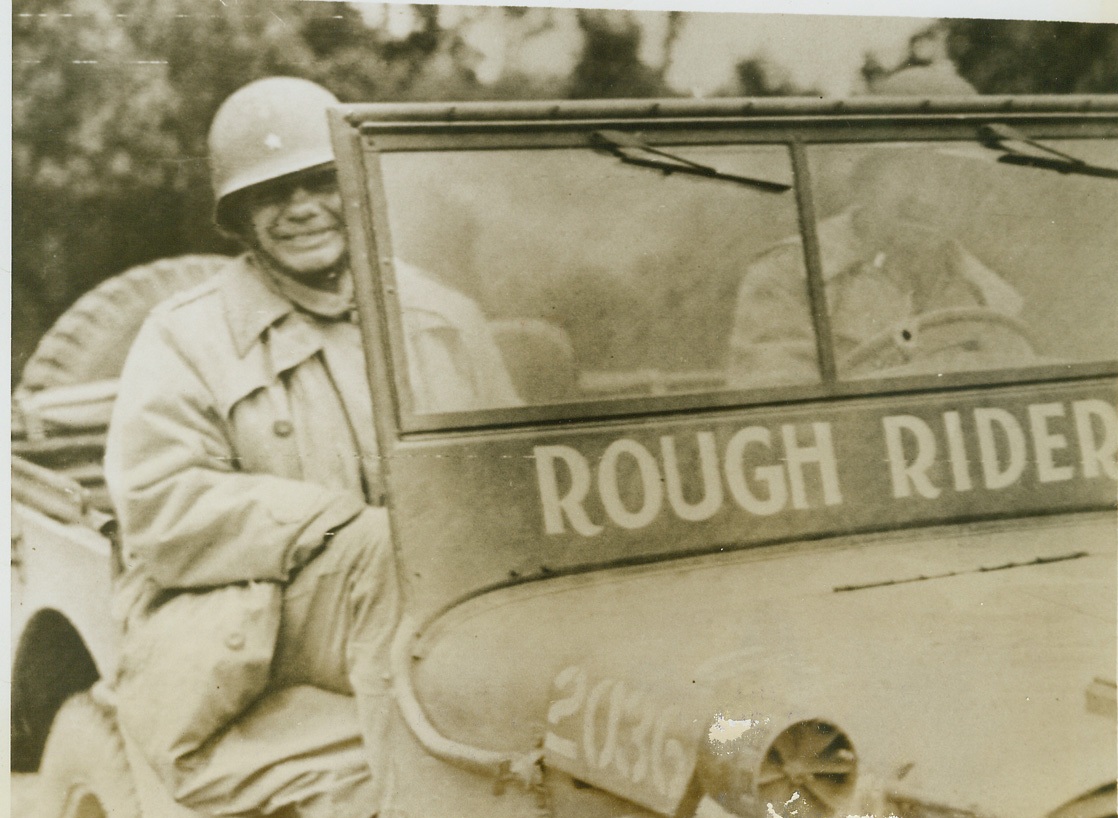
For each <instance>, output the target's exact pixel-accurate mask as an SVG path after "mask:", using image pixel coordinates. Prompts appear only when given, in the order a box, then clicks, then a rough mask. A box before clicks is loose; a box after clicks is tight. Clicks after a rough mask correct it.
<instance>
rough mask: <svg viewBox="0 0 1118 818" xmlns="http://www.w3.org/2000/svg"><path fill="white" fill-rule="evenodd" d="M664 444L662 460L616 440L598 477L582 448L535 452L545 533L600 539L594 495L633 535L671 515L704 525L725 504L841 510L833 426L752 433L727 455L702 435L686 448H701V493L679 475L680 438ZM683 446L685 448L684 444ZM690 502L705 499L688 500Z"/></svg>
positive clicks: (737, 439) (769, 510) (758, 509)
mask: <svg viewBox="0 0 1118 818" xmlns="http://www.w3.org/2000/svg"><path fill="white" fill-rule="evenodd" d="M805 441H807V442H805ZM659 444H660V445H659V449H658V452H657V453H658V455H659V457H657V455H655V454H653V452H652V451H651V450H650V449H649V448H647V447H645V446H644V445H643V444H641V443H640V442H639V441H637V440H634V439H632V438H628V437H624V438H620V439H618V440H615V441H613V442H612V443H610V444H609V446H608V447H606V450H605V452H604V454H603V455H602V458H601V460H600V461H599V462H598V467H597V469H596V470H594V471H591V468H590V464H589V462H588V461H587V459H586V457H585V456H584V455H582V454H581V453H580V452H579V451H578V450H577V449H575V448H572V447H570V446H536V447H535V448H534V450H533V453H534V457H535V461H536V472H537V476H538V478H539V487H540V500H541V503H542V506H543V519H544V530H545V531H546V532H547V533H548V534H561V533H563V531H564V527H565V524H569V525H570V526H571V528H573V529H574V530H575V531H577V532H578V533H580V534H582V535H583V536H587V537H590V536H594V535H596V534H600V533H601V532H602V531H603V530H604V529H605V526H604V525H603V524H599V523H595V522H594V521H592V520H591V519H590V518H589V516H588V515H587V513H586V510H585V508H584V507H583V504H584V502H585V500H586V497H587V495H588V494H589V493H590V492H591V491H592V490H595V489H596V490H597V492H598V496H599V497H600V499H601V504H602V507H603V508H604V509H605V512H606V517H607V519H608V521H609V522H610V523H612V524H614V525H617V526H621V527H622V528H629V529H637V528H644V527H645V526H647V525H649V524H651V523H652V522H653V521H654V520H655V519H656V517H657V516H658V515H659V514H660V513H661V511H663V510H664V508H665V507H667V508H670V509H671V511H672V512H673V513H674V514H675V516H677V517H678V518H679V519H681V520H687V521H689V522H702V521H703V520H707V519H709V518H711V517H713V516H714V515H715V514H716V513H717V512H718V511H719V509H720V508H721V507H722V504H723V501H724V498H725V497H726V496H729V497H730V498H731V499H732V500H733V501H734V502H735V503H737V505H738V506H740V507H741V508H742V509H744V510H745V511H747V512H749V513H750V514H756V515H761V516H767V515H770V514H777V513H779V512H780V511H782V510H784V509H785V508H786V507H788V506H789V505H791V507H792V508H796V509H806V508H810V507H811V505H812V503H813V502H815V501H819V502H822V503H823V504H825V505H837V504H839V503H841V502H842V494H841V492H840V490H839V482H838V464H837V460H836V458H835V451H834V442H833V439H832V435H831V425H830V424H829V423H818V422H817V423H812V424H810V425H807V426H806V428H802V429H798V428H797V426H796V425H795V424H790V423H786V424H782V425H781V426H780V428H779V429H778V430H777V431H776V432H775V433H774V431H773V430H771V429H769V428H767V427H764V426H746V427H744V428H742V429H739V430H738V431H737V432H735V433H734V434H733V435H732V436H731V437H730V439H729V441H728V442H727V444H726V446H725V449H724V450H723V451H722V452H721V453H720V452H719V451H718V450H717V449H716V444H715V438H714V435H713V434H712V433H711V432H697V433H696V434H695V436H694V442H693V443H692V442H689V443H688V444H686V445H694V446H695V447H696V449H697V450H698V453H699V470H698V474H699V481H700V483H701V486H700V488H699V489H698V490H696V489H694V488H693V487H692V486H690V485H689V483H690V482H691V478H689V477H688V473H687V472H684V471H682V470H681V468H680V465H679V456H678V454H677V439H676V437H675V436H672V435H665V436H662V437H661V438H660V441H659ZM679 445H680V446H682V445H684V444H683V443H682V441H680V442H679ZM625 461H628V462H625ZM559 463H562V464H563V465H564V467H565V468H566V470H567V479H566V481H565V483H566V486H567V488H566V490H565V491H561V490H560V488H559V486H560V478H559V475H558V473H557V469H558V464H559ZM808 468H816V469H818V473H819V477H820V479H821V486H822V492H821V496H820V497H819V498H816V497H812V498H811V499H809V496H808V490H807V480H806V478H805V473H804V472H805V469H808ZM626 469H627V470H628V472H629V475H628V476H629V477H630V479H632V478H633V477H635V478H636V480H637V482H638V483H639V485H640V490H639V492H638V494H639V496H640V499H639V502H638V504H637V506H636V507H634V508H630V507H629V506H628V505H626V503H625V501H624V500H623V499H622V491H621V485H622V482H623V480H624V479H625V477H624V476H623V475H624V472H625V471H626ZM723 476H724V477H725V483H726V491H725V492H724V491H723V486H722V477H723ZM689 494H690V495H692V496H695V497H697V498H699V499H697V500H694V501H692V500H688V498H687V496H688V495H689ZM665 497H666V498H667V502H666V503H665Z"/></svg>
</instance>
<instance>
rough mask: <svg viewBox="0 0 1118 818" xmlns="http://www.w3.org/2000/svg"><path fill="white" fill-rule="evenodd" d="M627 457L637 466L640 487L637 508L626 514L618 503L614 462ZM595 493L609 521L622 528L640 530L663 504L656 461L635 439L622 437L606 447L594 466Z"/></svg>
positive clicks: (654, 517)
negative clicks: (596, 490)
mask: <svg viewBox="0 0 1118 818" xmlns="http://www.w3.org/2000/svg"><path fill="white" fill-rule="evenodd" d="M623 454H627V455H629V456H630V457H632V458H633V460H635V461H636V463H637V473H638V474H639V475H640V479H641V487H642V494H643V496H642V502H641V507H640V508H639V509H637V510H636V511H629V509H627V508H625V504H624V503H623V502H621V486H620V479H619V475H618V467H617V464H618V460H619V459H620V458H621V455H623ZM598 494H599V495H600V496H601V498H602V505H603V506H605V509H606V513H607V514H609V516H610V519H611V520H613V521H614V522H615V523H617V524H618V525H619V526H621V527H622V528H643V527H644V526H646V525H648V524H649V523H651V522H652V521H653V520H654V519H656V515H657V514H659V513H660V508H661V506H662V505H663V502H664V484H663V483H662V482H661V481H660V470H659V469H658V468H657V467H656V458H654V457H653V456H652V453H651V452H649V451H648V449H646V448H645V447H644V446H642V445H641V444H639V443H637V441H635V440H630V439H629V438H626V437H623V438H621V439H620V440H615V441H613V443H611V444H609V446H608V447H607V448H606V450H605V453H604V454H603V455H602V460H601V462H600V463H599V464H598Z"/></svg>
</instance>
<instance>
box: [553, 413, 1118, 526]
mask: <svg viewBox="0 0 1118 818" xmlns="http://www.w3.org/2000/svg"><path fill="white" fill-rule="evenodd" d="M859 420H860V421H861V420H862V419H861V418H860V419H859ZM880 427H881V442H880V444H879V446H878V447H876V448H878V449H880V448H881V446H882V445H883V447H884V457H883V458H881V459H880V460H878V461H875V460H874V459H872V458H870V459H864V458H859V459H858V460H856V461H853V462H849V463H845V464H844V466H843V468H841V469H840V463H839V458H838V457H837V456H836V453H835V444H834V439H835V433H834V430H833V423H832V422H830V421H814V422H811V423H800V424H794V423H784V424H780V425H779V426H776V427H769V426H756V425H751V426H745V427H742V428H740V429H738V430H736V431H734V432H733V433H732V434H730V436H729V438H728V440H726V442H725V444H724V445H722V446H719V444H718V442H717V438H716V436H715V434H714V433H713V432H710V431H696V432H694V433H693V434H688V435H663V436H661V437H660V439H659V445H658V446H655V447H652V446H646V445H645V444H643V443H641V442H640V441H638V440H636V439H634V438H632V437H622V438H618V439H616V440H613V441H612V442H610V443H609V444H608V445H607V446H606V448H605V451H604V452H603V453H602V455H601V457H600V458H599V459H598V461H597V464H596V466H595V465H594V464H593V463H592V462H591V460H590V458H589V457H588V456H587V455H586V454H584V453H583V452H582V451H580V450H579V449H578V448H576V447H574V446H570V445H562V444H551V445H544V446H535V447H534V448H533V457H534V460H535V464H536V476H537V481H538V489H539V497H540V506H541V513H542V519H543V529H544V531H545V532H546V533H547V534H549V535H554V534H563V533H566V532H567V531H568V530H569V531H574V532H577V533H578V534H580V535H582V536H584V537H594V536H597V535H598V534H601V533H602V532H603V531H605V530H607V528H609V527H621V528H626V529H641V528H645V527H646V526H649V525H651V524H653V522H655V521H656V519H657V518H658V517H659V516H660V515H661V514H665V513H671V514H673V515H674V516H675V517H677V518H678V519H680V520H683V521H687V522H693V523H700V522H703V521H705V520H708V519H710V518H712V517H714V516H715V515H716V514H718V513H719V511H721V510H722V508H723V507H724V506H725V505H726V504H727V503H729V502H732V503H733V504H735V505H736V506H737V507H738V508H740V509H742V510H743V511H745V512H746V513H748V514H750V515H754V516H769V515H774V514H779V513H781V512H784V511H791V510H795V511H808V510H811V509H813V508H819V507H822V506H835V505H840V504H842V503H843V502H844V500H843V489H842V484H843V481H841V480H840V471H857V472H858V473H859V474H858V478H862V477H863V476H864V475H863V474H862V472H863V471H864V470H866V469H870V470H873V469H884V470H885V471H887V473H888V476H889V488H890V495H891V496H892V498H893V499H896V500H905V499H909V498H914V497H918V498H924V499H927V500H937V499H939V498H940V497H941V496H942V495H943V493H944V492H945V491H948V492H956V493H962V492H970V491H982V490H985V491H990V492H996V491H1001V490H1004V489H1007V488H1009V487H1011V486H1014V485H1015V484H1017V483H1019V482H1020V481H1022V479H1023V478H1024V477H1025V473H1026V470H1027V469H1030V470H1032V473H1033V474H1032V477H1033V478H1034V479H1035V481H1036V482H1037V483H1038V484H1045V483H1057V482H1064V481H1069V480H1075V479H1077V478H1079V479H1084V480H1090V479H1095V478H1099V477H1106V478H1109V479H1111V480H1118V461H1116V458H1115V456H1116V453H1118V410H1115V407H1114V406H1113V405H1111V404H1109V403H1107V402H1105V401H1103V400H1099V399H1087V400H1077V401H1070V402H1058V401H1049V402H1043V403H1030V404H1027V405H1024V406H1023V407H1022V406H1018V407H1015V410H1013V411H1011V410H1010V409H1008V408H1005V407H1003V406H977V407H975V408H974V409H973V410H971V411H969V412H960V411H959V410H955V409H949V410H946V411H944V412H942V413H941V415H940V416H939V417H938V418H934V419H933V418H929V419H924V418H921V417H919V416H918V415H915V414H885V415H882V416H881V417H880ZM687 447H690V448H693V449H694V450H695V451H696V452H697V455H698V466H699V467H698V469H687V470H683V469H681V467H680V457H679V451H680V450H681V449H684V448H687ZM945 463H946V464H947V466H948V469H947V470H946V472H947V473H946V474H939V475H938V476H937V475H936V474H934V472H937V471H939V472H942V471H944V469H943V468H942V467H943V465H944V464H945ZM809 471H810V472H811V473H812V475H814V477H815V478H816V480H815V487H814V488H812V489H809V487H808V486H809V474H808V472H809ZM849 482H855V480H854V479H853V478H852V479H851V480H850V481H849ZM625 485H629V486H631V487H632V488H631V489H630V490H629V491H628V492H625V491H624V490H623V486H625ZM592 494H593V495H596V497H597V499H598V501H599V504H600V506H601V508H602V510H603V512H604V513H603V514H600V515H599V516H598V517H597V518H593V517H592V516H591V514H590V513H589V512H588V511H587V508H586V504H587V500H588V498H590V496H591V495H592ZM626 494H627V495H628V496H629V497H630V499H629V500H626V499H625V496H626ZM853 496H854V497H855V498H857V493H855V494H854V495H853ZM868 499H870V498H860V500H862V501H865V500H868Z"/></svg>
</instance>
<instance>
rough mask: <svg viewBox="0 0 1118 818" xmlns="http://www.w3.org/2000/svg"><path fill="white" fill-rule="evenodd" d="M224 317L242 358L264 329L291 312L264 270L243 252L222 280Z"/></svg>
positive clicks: (288, 302)
mask: <svg viewBox="0 0 1118 818" xmlns="http://www.w3.org/2000/svg"><path fill="white" fill-rule="evenodd" d="M221 293H222V298H223V299H224V302H225V320H226V321H227V322H228V324H229V333H230V335H231V336H232V338H233V343H234V344H235V345H236V347H237V354H238V355H240V356H241V357H242V358H243V357H244V356H245V355H246V354H247V353H248V351H249V349H251V348H252V346H253V344H255V343H256V342H257V341H258V340H259V339H260V336H261V335H263V334H264V330H266V329H267V328H268V327H270V326H272V325H273V324H275V323H277V322H278V321H279V320H280V319H281V318H283V317H284V316H286V315H289V314H290V313H292V312H294V311H295V308H294V307H293V306H292V304H291V302H290V301H288V300H287V299H286V298H284V297H283V296H282V295H280V294H279V293H278V292H276V290H275V289H273V288H272V286H271V284H270V283H269V282H268V278H267V274H266V273H264V271H263V270H261V269H260V268H259V267H257V266H256V264H255V263H253V261H252V256H251V255H249V254H248V253H246V254H245V255H242V256H240V257H239V258H237V259H234V261H233V263H232V265H231V269H230V270H229V271H228V274H227V275H226V277H225V280H224V281H223V282H222V286H221Z"/></svg>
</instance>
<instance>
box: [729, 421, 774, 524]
mask: <svg viewBox="0 0 1118 818" xmlns="http://www.w3.org/2000/svg"><path fill="white" fill-rule="evenodd" d="M771 441H772V436H771V435H770V434H769V430H768V429H766V428H765V427H763V426H747V427H745V428H744V429H741V430H739V431H738V432H736V433H735V434H734V436H733V437H731V438H730V442H729V443H728V444H726V462H725V463H724V467H725V471H726V484H727V485H728V486H729V487H730V495H731V496H732V497H733V498H734V500H735V501H736V502H737V504H738V505H739V506H741V507H742V508H744V509H745V510H746V511H748V512H751V513H753V514H757V515H761V516H764V515H768V514H776V513H777V512H778V511H780V510H781V509H782V508H784V504H785V503H787V502H788V486H787V485H786V484H785V482H784V469H783V468H781V467H780V466H758V467H757V468H756V469H754V470H753V475H754V477H755V478H756V479H757V480H758V482H760V483H763V484H765V485H766V486H768V496H767V497H766V498H764V499H761V498H759V497H757V495H756V494H754V493H753V491H752V490H751V489H750V488H749V483H748V482H746V479H745V447H746V446H748V445H749V444H751V443H757V444H759V445H761V446H764V447H766V448H770V447H771Z"/></svg>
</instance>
